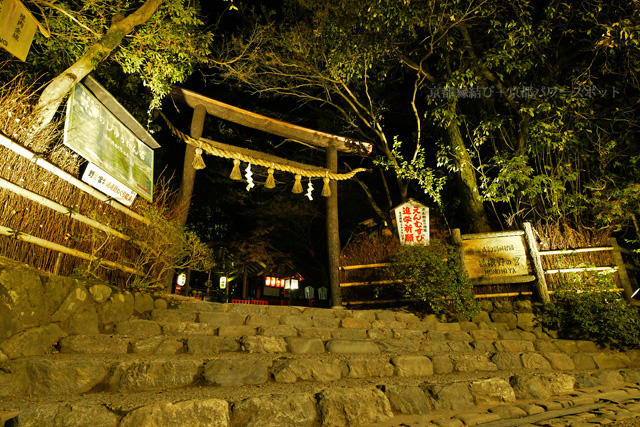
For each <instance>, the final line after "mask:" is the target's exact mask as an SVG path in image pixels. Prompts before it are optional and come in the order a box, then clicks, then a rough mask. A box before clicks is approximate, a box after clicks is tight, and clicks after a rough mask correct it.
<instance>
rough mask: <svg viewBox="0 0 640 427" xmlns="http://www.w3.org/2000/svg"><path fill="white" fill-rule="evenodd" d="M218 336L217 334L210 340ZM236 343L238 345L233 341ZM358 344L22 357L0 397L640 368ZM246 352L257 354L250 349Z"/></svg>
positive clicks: (2, 373) (0, 371) (2, 377)
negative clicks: (393, 350)
mask: <svg viewBox="0 0 640 427" xmlns="http://www.w3.org/2000/svg"><path fill="white" fill-rule="evenodd" d="M89 337H91V336H89ZM217 338H220V337H208V339H217ZM246 338H247V339H254V338H257V337H246ZM222 339H224V338H222ZM300 339H302V340H305V339H303V338H300ZM234 343H235V345H239V344H238V343H237V342H235V341H234ZM364 344H366V342H365V343H364ZM252 345H253V344H252ZM297 345H299V346H302V345H303V344H297ZM318 345H322V344H321V343H320V344H318ZM341 346H342V347H341ZM362 346H363V343H362V342H357V341H351V342H349V341H340V340H333V341H330V342H328V343H327V350H326V351H322V352H313V351H309V350H307V349H305V351H301V352H299V353H277V352H263V351H254V352H244V353H242V352H238V351H231V352H226V353H224V352H221V353H218V354H210V355H202V354H191V353H181V354H171V355H167V354H140V353H122V354H110V353H107V352H104V354H101V355H96V352H95V351H91V352H90V353H92V354H86V355H84V354H83V355H81V356H80V357H79V355H78V354H75V353H73V354H68V353H59V354H50V355H47V356H41V357H30V358H21V359H16V360H10V361H5V362H1V363H0V398H1V397H11V396H25V395H45V394H49V395H55V394H82V393H89V392H92V391H95V390H106V391H112V392H138V391H145V390H156V391H161V390H163V389H165V388H167V387H168V388H174V387H187V386H196V385H200V386H203V387H211V386H216V387H218V386H225V387H229V386H257V385H260V386H262V385H265V384H267V383H296V382H304V381H316V382H335V381H338V380H343V379H347V380H348V379H376V378H392V377H393V378H395V377H397V378H423V379H426V378H430V379H433V380H436V379H437V378H440V377H445V376H447V375H461V374H465V375H473V376H481V375H487V374H491V375H503V374H504V373H512V372H533V373H535V372H554V373H561V372H564V373H573V372H580V371H585V370H595V369H635V368H640V363H638V358H637V357H636V358H631V357H629V355H628V354H625V353H619V352H597V353H576V354H573V355H569V354H565V353H535V352H531V353H529V352H524V353H520V352H494V353H491V352H484V351H475V350H470V351H451V350H450V351H448V352H436V353H434V354H430V355H425V354H408V353H401V352H400V353H397V354H388V353H378V354H364V353H362V352H360V350H358V349H359V348H361V347H362ZM247 348H249V350H252V349H253V350H255V348H254V347H250V346H249V347H247ZM354 348H355V349H356V350H354Z"/></svg>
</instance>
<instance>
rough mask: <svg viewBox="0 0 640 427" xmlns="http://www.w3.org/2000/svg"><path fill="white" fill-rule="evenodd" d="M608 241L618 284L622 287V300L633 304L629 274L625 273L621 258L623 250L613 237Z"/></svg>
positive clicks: (625, 269)
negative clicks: (616, 268) (618, 280)
mask: <svg viewBox="0 0 640 427" xmlns="http://www.w3.org/2000/svg"><path fill="white" fill-rule="evenodd" d="M609 241H610V242H611V243H610V244H611V246H612V247H613V251H611V253H612V254H613V261H614V262H615V263H616V267H618V277H619V278H620V284H621V285H622V289H623V292H624V298H625V299H626V300H627V301H629V302H634V301H633V299H632V298H631V295H633V286H632V284H631V280H630V277H629V273H628V272H627V267H626V265H625V262H624V258H622V251H623V250H624V248H622V247H620V245H618V241H617V240H616V238H615V237H611V238H610V239H609ZM634 305H635V304H634Z"/></svg>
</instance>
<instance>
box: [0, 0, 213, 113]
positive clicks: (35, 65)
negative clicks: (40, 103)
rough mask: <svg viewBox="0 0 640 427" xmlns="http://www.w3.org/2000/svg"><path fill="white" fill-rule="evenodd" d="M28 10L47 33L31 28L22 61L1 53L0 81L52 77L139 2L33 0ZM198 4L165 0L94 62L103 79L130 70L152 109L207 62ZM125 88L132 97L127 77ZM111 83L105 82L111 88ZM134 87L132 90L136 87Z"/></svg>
mask: <svg viewBox="0 0 640 427" xmlns="http://www.w3.org/2000/svg"><path fill="white" fill-rule="evenodd" d="M29 3H31V5H30V9H31V11H32V12H33V13H34V15H35V16H36V17H37V18H38V19H39V20H40V22H42V23H43V24H44V25H45V26H46V27H47V28H49V30H50V33H51V37H49V38H45V37H44V36H43V35H42V34H41V33H40V32H39V31H38V32H36V37H35V39H34V42H33V45H32V48H31V52H30V53H29V56H28V57H27V62H26V63H21V62H19V61H18V60H17V59H15V58H13V57H11V56H10V55H8V54H5V53H4V52H0V60H3V59H5V58H6V59H7V61H6V62H5V63H4V64H3V67H2V69H0V80H2V81H6V80H9V79H10V78H12V76H14V75H15V74H17V73H18V72H22V73H25V74H26V75H27V76H29V78H31V79H33V80H36V79H37V78H41V79H42V80H43V81H46V80H49V79H52V78H53V77H55V76H57V75H58V74H60V73H61V72H63V71H64V70H65V69H66V68H67V67H69V66H70V65H72V64H73V63H74V62H76V61H77V60H78V59H79V58H80V57H81V56H82V55H83V54H84V53H85V52H86V51H87V50H88V49H89V47H91V46H92V45H94V44H96V43H98V42H99V41H100V40H101V38H102V37H104V35H105V34H106V32H107V30H108V29H109V27H110V26H111V25H112V23H113V22H114V20H116V19H118V18H122V17H124V16H128V15H130V14H131V13H133V12H134V11H135V10H136V9H138V8H139V7H140V6H141V5H142V4H143V3H144V1H142V0H134V1H122V0H87V1H75V0H61V1H56V2H49V1H42V0H32V1H31V2H29ZM199 14H200V7H199V3H198V2H197V1H196V2H194V1H187V0H165V1H163V3H162V4H161V5H160V7H159V8H158V10H157V11H156V13H155V14H154V15H153V16H152V17H151V19H149V20H148V21H147V22H146V23H144V24H142V25H139V26H138V27H136V29H135V31H133V32H132V33H131V34H129V35H127V36H126V37H125V38H124V39H123V41H122V42H121V44H120V46H119V47H118V48H117V49H116V50H115V51H114V52H113V54H112V55H111V56H110V57H109V58H107V60H105V61H103V62H102V63H100V64H93V65H94V66H96V67H97V69H96V74H98V75H100V76H101V77H104V78H103V79H102V80H107V83H110V82H109V80H113V82H114V85H113V87H117V86H118V85H119V84H121V82H122V81H123V80H125V79H124V78H123V76H122V74H123V73H124V74H132V75H134V76H135V77H136V84H139V83H142V84H143V85H144V86H146V87H147V88H149V92H150V95H151V96H150V97H149V95H147V94H144V93H141V94H139V96H138V95H133V97H134V98H135V97H140V96H141V97H144V98H146V99H145V101H146V102H147V106H146V109H152V108H156V107H158V106H159V105H160V100H161V99H162V98H163V97H164V96H165V95H167V93H168V92H169V90H170V87H171V86H172V85H173V84H175V83H177V82H182V81H184V80H185V79H186V78H187V77H188V76H189V75H190V74H192V73H193V72H194V70H195V67H196V66H198V65H202V64H203V63H205V62H206V61H207V58H206V57H207V55H208V54H209V53H210V46H211V43H212V42H213V37H214V35H213V33H212V32H210V31H208V30H207V29H206V28H205V24H204V22H203V21H202V20H201V18H200V16H199ZM125 84H126V85H127V88H126V89H127V90H126V93H127V94H128V95H130V96H131V92H132V89H133V87H134V85H133V84H132V83H131V82H130V81H126V82H125ZM111 87H112V85H111V84H107V88H108V89H111ZM135 90H137V89H135Z"/></svg>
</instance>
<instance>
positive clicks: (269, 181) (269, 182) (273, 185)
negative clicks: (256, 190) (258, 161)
mask: <svg viewBox="0 0 640 427" xmlns="http://www.w3.org/2000/svg"><path fill="white" fill-rule="evenodd" d="M267 174H268V175H267V182H265V183H264V186H265V188H276V179H275V178H274V177H273V168H269V169H268V170H267Z"/></svg>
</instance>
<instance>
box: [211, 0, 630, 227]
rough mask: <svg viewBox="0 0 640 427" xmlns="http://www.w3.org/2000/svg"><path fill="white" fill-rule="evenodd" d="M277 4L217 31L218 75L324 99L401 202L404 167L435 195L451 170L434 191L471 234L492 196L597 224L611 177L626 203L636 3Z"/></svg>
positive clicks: (264, 90) (504, 203) (509, 221)
mask: <svg viewBox="0 0 640 427" xmlns="http://www.w3.org/2000/svg"><path fill="white" fill-rule="evenodd" d="M284 5H285V6H284V8H283V11H282V16H283V17H282V18H280V17H279V15H276V18H278V19H272V17H271V16H269V15H267V16H268V19H266V20H264V21H261V22H259V23H258V24H256V26H255V27H254V29H253V31H252V32H250V33H249V34H247V35H243V36H237V37H235V38H231V39H230V40H229V42H228V43H227V44H226V45H225V46H224V48H225V49H226V52H228V56H227V60H226V61H220V62H219V63H218V66H219V67H220V69H221V70H222V72H221V74H222V76H223V77H225V78H227V79H234V80H237V81H239V82H241V83H242V84H244V85H246V87H248V88H250V89H251V90H253V91H254V92H255V93H258V94H275V95H278V96H288V97H293V98H296V99H298V100H299V101H300V103H312V102H316V103H320V104H322V105H323V106H326V107H331V108H333V109H334V111H337V112H338V113H339V115H340V116H341V117H342V119H343V122H342V125H343V127H344V129H347V130H351V131H353V132H358V133H360V134H361V135H363V138H368V139H370V140H372V141H374V142H375V143H376V147H377V153H378V154H379V155H380V158H379V164H380V165H382V166H383V167H387V168H392V169H393V170H394V171H395V172H396V184H397V185H396V187H397V194H398V195H399V196H400V199H404V198H406V197H407V194H408V190H409V184H410V180H417V182H418V183H419V184H420V185H421V187H422V189H423V190H425V192H426V193H427V194H429V195H430V196H431V197H432V198H434V199H435V200H438V197H439V194H440V192H441V190H442V189H443V188H444V190H445V192H447V193H446V194H449V195H451V194H452V193H450V192H449V191H450V190H448V188H451V187H443V186H442V185H443V182H442V180H443V178H444V177H445V176H446V177H449V178H452V179H449V181H450V183H455V182H457V183H458V184H459V185H458V186H457V187H456V189H455V190H456V192H455V193H453V196H454V197H448V198H447V199H448V200H445V204H447V203H448V204H449V207H450V208H455V209H454V210H455V211H458V212H460V213H461V215H460V217H461V220H459V221H457V223H458V224H460V225H461V226H462V228H465V229H467V230H470V231H482V230H485V229H486V228H487V226H488V219H487V215H486V213H485V209H484V208H489V207H490V208H492V210H493V213H494V218H493V220H494V224H495V225H498V226H502V227H508V226H511V225H513V224H514V222H519V221H522V220H525V219H527V220H534V221H535V220H539V219H543V220H545V221H550V222H572V223H574V224H582V225H586V226H597V225H598V221H597V220H596V219H597V218H596V216H597V212H598V211H600V212H603V210H602V206H600V207H598V204H597V203H594V201H593V199H597V200H602V198H601V197H600V196H601V194H599V193H598V192H597V191H596V189H598V188H606V189H609V190H610V189H612V187H618V186H621V187H622V188H620V190H625V191H622V192H621V193H620V194H626V196H625V197H626V200H632V199H631V198H629V195H628V192H629V191H633V189H634V188H637V187H636V186H634V184H635V183H637V168H635V169H634V162H637V160H636V159H637V155H638V147H637V145H635V144H634V143H633V140H634V136H635V134H636V129H637V107H636V105H635V103H634V101H633V100H634V99H636V98H637V97H636V94H637V92H638V84H637V79H636V78H635V77H634V76H635V73H636V72H637V70H638V65H639V63H638V38H639V37H638V31H637V28H638V23H639V22H640V19H639V12H638V7H637V6H636V5H634V4H626V3H622V4H620V3H616V4H610V3H604V2H601V1H597V0H594V1H589V2H579V1H569V2H564V1H562V2H561V1H552V2H548V3H545V4H540V3H538V2H533V1H520V2H516V3H514V2H491V3H489V2H486V1H482V0H479V1H475V2H466V1H465V2H462V1H456V0H447V1H425V2H409V1H406V0H383V1H377V2H373V1H367V0H345V1H341V2H331V1H310V0H309V1H308V0H297V1H289V2H285V3H284ZM614 91H615V92H614ZM616 93H617V94H618V95H620V97H617V98H616V97H615V95H616ZM436 158H437V163H436V162H435V161H432V160H431V159H436ZM622 159H627V162H626V163H625V162H624V161H621V160H622ZM636 166H637V165H636ZM612 177H616V178H614V179H613V180H612V179H611V178H612ZM618 178H619V179H618ZM603 186H604V187H603ZM383 188H388V187H386V186H385V187H383ZM370 194H371V195H372V196H373V195H374V194H373V192H370ZM608 194H609V195H611V194H612V193H611V192H608ZM451 199H453V200H454V202H455V203H456V204H452V203H451V202H450V200H451ZM372 200H373V197H372ZM380 200H381V199H377V201H376V203H380ZM390 201H391V197H389V196H387V197H386V201H383V203H385V202H386V203H387V207H388V206H389V205H391V203H390ZM620 205H621V206H622V205H624V206H626V207H627V208H629V207H631V206H632V205H633V204H632V203H623V204H620ZM460 207H462V209H459V208H460ZM450 210H451V209H450ZM378 211H379V212H385V209H378ZM626 217H627V218H633V216H632V215H630V213H629V212H627V214H626ZM465 223H466V224H465ZM465 225H466V226H465Z"/></svg>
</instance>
